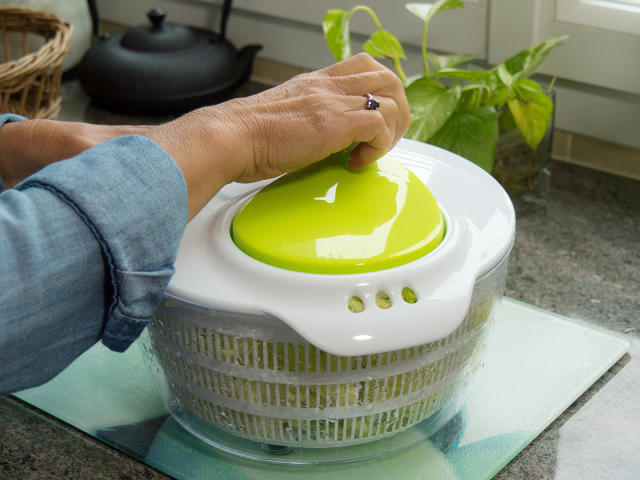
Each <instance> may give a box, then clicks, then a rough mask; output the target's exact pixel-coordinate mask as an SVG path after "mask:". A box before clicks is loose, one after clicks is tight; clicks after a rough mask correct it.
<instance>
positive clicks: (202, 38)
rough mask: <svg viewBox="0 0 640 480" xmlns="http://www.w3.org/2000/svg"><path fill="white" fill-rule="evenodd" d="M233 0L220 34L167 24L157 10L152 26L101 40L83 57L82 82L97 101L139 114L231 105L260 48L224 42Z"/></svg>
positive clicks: (225, 7)
mask: <svg viewBox="0 0 640 480" xmlns="http://www.w3.org/2000/svg"><path fill="white" fill-rule="evenodd" d="M230 9H231V0H226V1H225V2H224V5H223V10H222V17H221V18H222V20H221V28H220V33H215V32H212V31H209V30H204V29H200V28H194V27H185V26H182V25H177V24H173V23H169V22H165V16H166V13H165V12H164V11H163V10H161V9H159V8H154V9H153V10H151V11H150V12H148V14H147V16H148V17H149V22H150V23H148V24H146V25H140V26H138V27H136V28H133V29H130V30H125V31H122V32H117V33H115V34H113V35H110V36H102V37H101V38H100V40H99V41H98V42H97V43H95V44H94V45H93V46H92V47H91V48H90V49H89V51H88V52H87V53H86V54H85V56H84V57H83V59H82V61H81V63H80V65H79V68H78V79H79V81H80V83H81V85H82V87H83V88H84V90H85V91H86V92H87V94H88V95H89V96H90V97H91V98H92V100H93V102H94V103H96V104H98V105H99V106H101V107H103V108H106V109H108V110H114V111H119V112H127V113H136V114H167V113H182V112H186V111H188V110H192V109H194V108H197V107H200V106H203V105H209V104H213V103H218V102H221V101H224V100H227V99H228V98H229V97H230V96H231V95H232V93H233V91H234V90H235V88H236V87H237V86H239V85H240V84H242V83H244V82H245V81H246V80H247V79H248V78H249V75H250V74H251V69H252V66H253V60H254V58H255V55H256V53H257V52H258V51H259V50H261V48H262V47H261V46H260V45H248V46H246V47H244V48H242V49H241V50H239V51H237V50H236V49H235V47H234V46H233V45H232V44H231V42H229V41H228V40H226V39H225V33H226V23H227V19H228V17H229V12H230Z"/></svg>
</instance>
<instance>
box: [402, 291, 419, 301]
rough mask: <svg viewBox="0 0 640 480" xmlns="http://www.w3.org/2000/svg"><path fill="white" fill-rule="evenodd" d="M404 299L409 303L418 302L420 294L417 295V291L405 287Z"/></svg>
mask: <svg viewBox="0 0 640 480" xmlns="http://www.w3.org/2000/svg"><path fill="white" fill-rule="evenodd" d="M402 299H403V300H404V301H405V302H407V303H417V302H418V296H417V295H416V292H414V291H413V290H412V289H410V288H409V287H404V288H403V289H402Z"/></svg>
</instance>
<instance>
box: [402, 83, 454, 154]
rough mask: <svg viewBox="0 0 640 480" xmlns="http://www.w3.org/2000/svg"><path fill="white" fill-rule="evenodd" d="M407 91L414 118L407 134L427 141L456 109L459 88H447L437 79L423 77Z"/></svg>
mask: <svg viewBox="0 0 640 480" xmlns="http://www.w3.org/2000/svg"><path fill="white" fill-rule="evenodd" d="M405 91H406V94H407V100H408V101H409V110H410V111H411V120H412V121H411V127H409V131H408V132H407V135H406V136H407V137H408V138H412V139H414V140H420V141H422V142H427V141H428V140H429V138H430V137H431V136H432V135H433V134H434V133H435V132H437V131H438V130H439V129H440V128H441V127H442V125H444V124H445V122H446V121H447V119H448V118H449V117H450V116H451V114H452V113H453V112H454V111H455V109H456V106H457V104H458V97H459V94H460V91H459V88H455V87H454V88H446V87H445V86H444V85H442V84H441V83H440V82H438V81H437V80H434V79H430V78H426V77H422V78H420V79H418V80H415V81H414V82H412V83H411V85H409V86H408V87H407V88H406V90H405Z"/></svg>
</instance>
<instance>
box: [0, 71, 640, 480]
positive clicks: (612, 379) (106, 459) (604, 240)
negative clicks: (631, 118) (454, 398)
mask: <svg viewBox="0 0 640 480" xmlns="http://www.w3.org/2000/svg"><path fill="white" fill-rule="evenodd" d="M261 88H263V86H261V85H259V84H253V83H251V82H250V83H248V84H247V85H245V86H244V87H243V89H242V90H241V91H239V92H238V94H240V95H243V94H250V93H252V92H255V91H257V90H260V89H261ZM63 95H64V102H63V109H62V112H61V115H60V117H59V118H60V119H62V120H84V121H89V122H94V123H147V122H154V123H155V122H159V121H163V120H165V119H163V118H157V117H155V118H144V117H130V116H126V115H118V114H112V113H108V112H105V111H104V110H100V109H98V108H96V107H93V106H91V105H90V104H89V102H88V99H87V97H86V96H85V95H84V94H83V93H82V91H81V89H80V88H79V86H78V85H77V83H76V82H75V81H67V82H65V83H64V84H63ZM505 295H506V296H508V297H511V298H514V299H517V300H521V301H524V302H526V303H529V304H531V305H535V306H537V307H540V308H542V309H546V310H550V311H553V312H556V313H559V314H561V315H565V316H567V317H570V318H577V319H582V320H585V321H587V322H590V323H593V324H597V325H600V326H602V327H605V328H608V329H611V330H614V331H616V332H619V333H621V334H623V335H625V336H626V337H627V338H629V339H630V340H631V341H632V346H631V350H630V352H629V354H627V355H625V356H624V357H623V358H622V359H621V360H620V361H618V362H617V363H616V364H615V365H614V366H613V367H612V368H611V369H610V370H609V371H608V372H607V373H606V374H605V375H603V377H601V378H600V380H598V381H597V382H596V383H595V384H594V385H593V386H592V387H591V388H590V389H589V390H588V391H587V392H586V393H584V394H583V395H582V396H581V397H580V398H579V399H578V400H576V401H575V402H574V404H573V405H571V407H569V408H568V409H567V410H566V411H565V412H564V413H563V414H562V415H561V416H560V417H559V418H558V419H556V420H555V421H554V422H553V423H552V424H551V425H550V426H549V427H548V428H547V429H546V430H545V431H544V432H543V433H542V434H541V435H539V436H538V437H537V438H536V439H535V440H534V441H533V442H532V443H531V444H530V445H529V446H527V447H526V448H525V449H524V450H523V451H522V452H521V453H520V454H519V455H518V456H517V457H516V458H515V459H514V460H513V461H512V462H511V463H510V464H508V465H507V466H506V467H505V468H504V469H503V470H502V471H501V472H500V473H499V474H498V476H497V477H496V478H497V479H499V480H519V479H530V478H535V479H557V480H560V479H563V480H564V479H580V480H582V479H587V478H593V479H596V478H598V479H599V478H611V479H616V480H625V479H629V480H631V479H637V478H638V475H640V455H638V454H637V452H638V451H640V434H639V433H638V427H640V402H638V401H637V398H640V182H639V181H636V180H632V179H627V178H622V177H617V176H614V175H610V174H605V173H601V172H597V171H593V170H589V169H585V168H581V167H578V166H573V165H569V164H566V163H562V162H553V164H552V174H551V188H550V195H549V198H548V201H547V203H546V205H544V206H538V207H536V208H522V209H521V208H518V209H517V235H516V242H515V246H514V249H513V252H512V254H511V260H510V265H509V276H508V279H507V286H506V292H505ZM0 432H2V434H1V435H0V478H2V479H40V478H42V479H45V478H46V479H48V478H65V479H134V478H135V479H137V478H145V479H165V478H170V477H167V476H166V475H164V474H163V473H161V472H158V471H156V470H154V469H153V468H151V467H148V466H147V465H145V464H143V463H141V462H139V461H137V460H135V459H133V458H131V457H129V456H127V455H126V454H123V453H121V452H119V451H117V450H115V449H113V448H111V447H109V446H107V445H105V444H103V443H101V442H99V441H97V440H95V439H94V438H92V437H90V436H88V435H86V434H84V433H82V432H80V431H78V430H76V429H74V428H72V427H70V426H68V425H66V424H64V423H62V422H60V421H59V420H57V419H55V418H53V417H51V416H49V415H47V414H45V413H43V412H41V411H39V410H37V409H35V408H33V407H31V406H30V405H28V404H26V403H24V402H22V401H20V400H18V399H16V398H14V397H11V396H8V397H3V398H0Z"/></svg>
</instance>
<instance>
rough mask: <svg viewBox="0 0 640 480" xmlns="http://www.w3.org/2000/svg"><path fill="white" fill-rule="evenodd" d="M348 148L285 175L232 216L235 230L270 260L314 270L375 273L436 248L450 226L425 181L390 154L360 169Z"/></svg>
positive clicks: (247, 248)
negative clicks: (350, 158) (350, 164)
mask: <svg viewBox="0 0 640 480" xmlns="http://www.w3.org/2000/svg"><path fill="white" fill-rule="evenodd" d="M347 158H348V152H347V151H343V152H340V153H337V154H335V155H332V156H330V157H328V158H327V159H325V160H323V161H321V162H318V163H316V164H313V165H311V166H309V167H307V168H305V169H302V170H299V171H297V172H294V173H290V174H287V175H283V176H282V177H280V178H279V179H277V180H276V181H274V182H273V183H271V184H270V185H268V186H267V187H265V188H264V189H262V190H261V191H260V192H258V193H257V194H256V195H255V196H254V197H253V198H252V199H251V200H250V201H249V202H248V203H247V204H246V205H245V206H244V207H243V208H241V209H240V211H238V212H237V213H236V215H235V217H234V219H233V223H232V226H231V235H232V238H233V241H234V242H235V244H236V245H237V246H238V247H239V248H240V249H241V250H242V251H244V252H245V253H246V254H248V255H250V256H251V257H253V258H255V259H257V260H260V261H262V262H264V263H268V264H270V265H274V266H277V267H281V268H285V269H288V270H295V271H300V272H308V273H327V274H347V273H358V272H372V271H377V270H383V269H387V268H392V267H396V266H398V265H403V264H405V263H407V262H410V261H412V260H415V259H417V258H419V257H422V256H424V255H426V254H427V253H429V252H430V251H431V250H433V249H434V248H435V247H437V246H438V245H439V244H440V242H441V241H442V238H443V236H444V231H445V225H444V219H443V217H442V213H441V212H440V209H439V208H438V204H437V203H436V200H435V199H434V198H433V195H432V194H431V192H429V190H428V189H427V187H425V185H424V184H423V183H422V182H421V181H420V179H419V178H418V177H416V176H415V175H414V174H413V173H412V172H411V171H409V170H408V169H407V168H406V167H405V166H404V165H402V164H401V163H400V162H398V161H396V160H394V159H393V158H392V157H391V156H389V155H386V156H384V157H383V158H381V159H380V160H378V161H377V162H375V163H373V164H371V165H368V166H367V167H365V168H364V169H362V170H358V171H353V170H351V169H350V168H349V167H348V163H347Z"/></svg>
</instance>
